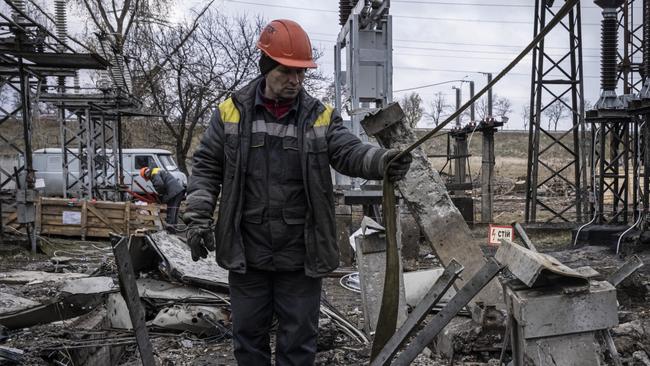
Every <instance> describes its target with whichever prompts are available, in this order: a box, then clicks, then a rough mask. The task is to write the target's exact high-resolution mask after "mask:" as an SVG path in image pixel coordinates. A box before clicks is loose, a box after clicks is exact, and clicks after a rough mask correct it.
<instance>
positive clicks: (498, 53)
mask: <svg viewBox="0 0 650 366" xmlns="http://www.w3.org/2000/svg"><path fill="white" fill-rule="evenodd" d="M312 40H314V41H317V42H328V43H336V41H332V40H329V39H320V38H313V39H312ZM394 48H396V49H411V50H424V51H438V52H458V53H470V54H493V55H511V56H516V53H514V52H512V51H479V50H459V49H450V48H434V47H416V46H402V45H394ZM547 55H548V56H550V57H564V56H566V54H561V55H556V54H547ZM431 56H435V55H431ZM582 57H583V58H597V59H600V55H582Z"/></svg>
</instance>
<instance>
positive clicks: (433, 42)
mask: <svg viewBox="0 0 650 366" xmlns="http://www.w3.org/2000/svg"><path fill="white" fill-rule="evenodd" d="M310 34H318V35H321V36H326V37H333V38H337V37H338V35H337V34H330V33H319V32H310ZM393 41H397V42H411V43H425V44H443V45H450V46H473V47H502V48H516V49H522V48H524V47H526V45H512V44H490V43H467V42H439V41H425V40H416V39H399V38H394V39H393ZM332 42H334V41H332ZM544 48H545V49H547V50H549V49H553V50H567V47H549V46H545V47H544ZM582 49H583V50H593V51H600V48H599V47H583V48H582Z"/></svg>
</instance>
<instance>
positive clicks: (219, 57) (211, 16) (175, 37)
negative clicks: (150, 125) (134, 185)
mask: <svg viewBox="0 0 650 366" xmlns="http://www.w3.org/2000/svg"><path fill="white" fill-rule="evenodd" d="M262 26H263V20H262V19H260V18H257V19H249V18H248V17H246V16H242V17H238V18H228V17H225V16H223V15H220V14H219V13H218V12H216V11H211V10H208V11H207V13H206V14H205V15H204V16H203V18H202V19H201V21H200V22H198V23H196V22H195V23H194V24H181V25H179V26H176V27H161V26H159V25H156V24H152V23H150V24H148V25H147V26H146V27H143V29H142V30H143V31H142V32H139V33H138V37H139V38H138V39H137V41H138V44H139V45H140V47H139V48H138V52H139V53H138V54H137V55H135V57H134V58H133V59H134V63H135V70H136V78H135V84H134V86H135V88H134V89H135V90H136V91H137V92H138V94H139V96H140V97H141V98H142V99H143V101H144V103H145V105H146V107H148V108H149V109H151V110H152V111H154V112H155V113H156V114H159V115H161V117H160V118H159V119H158V121H157V122H158V123H160V124H161V125H162V126H163V127H164V129H163V131H164V133H158V134H155V135H154V136H151V137H153V138H155V139H157V141H155V142H156V144H157V145H158V146H168V147H171V148H172V149H173V150H174V151H175V152H176V158H177V160H178V164H179V168H180V169H181V170H182V171H184V172H187V165H186V160H187V157H188V153H189V151H190V148H191V147H192V142H193V140H194V138H195V137H196V136H197V133H198V132H199V131H197V127H198V126H206V125H207V123H208V121H209V118H210V115H211V112H212V110H213V109H214V108H215V107H216V106H217V105H218V103H219V102H220V101H222V100H224V99H225V98H226V97H228V96H229V95H230V94H231V93H232V91H234V90H236V89H238V88H239V87H241V86H243V85H244V84H245V83H246V82H248V81H250V80H252V79H253V78H254V77H255V76H257V75H258V69H257V59H258V57H259V54H258V51H257V49H256V47H255V40H256V39H257V34H259V32H260V30H261V28H262ZM163 131H160V132H163Z"/></svg>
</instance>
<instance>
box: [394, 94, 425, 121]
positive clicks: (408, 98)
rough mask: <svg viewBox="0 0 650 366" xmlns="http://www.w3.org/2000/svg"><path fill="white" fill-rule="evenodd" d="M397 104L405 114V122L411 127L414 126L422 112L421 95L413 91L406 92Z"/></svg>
mask: <svg viewBox="0 0 650 366" xmlns="http://www.w3.org/2000/svg"><path fill="white" fill-rule="evenodd" d="M399 104H400V106H401V107H402V110H403V111H404V114H405V115H406V122H407V123H408V125H409V126H411V128H415V126H416V125H417V123H418V122H419V121H420V119H421V118H422V114H423V113H424V108H422V97H420V94H418V93H415V92H413V93H411V94H406V95H404V96H403V97H402V98H401V99H400V101H399Z"/></svg>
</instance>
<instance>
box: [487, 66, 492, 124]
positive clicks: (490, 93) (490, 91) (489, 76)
mask: <svg viewBox="0 0 650 366" xmlns="http://www.w3.org/2000/svg"><path fill="white" fill-rule="evenodd" d="M487 82H488V84H489V83H491V82H492V73H491V72H488V73H487ZM487 98H488V116H489V117H492V105H493V101H492V88H490V89H489V90H488V93H487Z"/></svg>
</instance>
